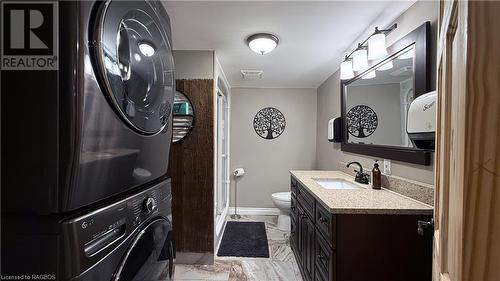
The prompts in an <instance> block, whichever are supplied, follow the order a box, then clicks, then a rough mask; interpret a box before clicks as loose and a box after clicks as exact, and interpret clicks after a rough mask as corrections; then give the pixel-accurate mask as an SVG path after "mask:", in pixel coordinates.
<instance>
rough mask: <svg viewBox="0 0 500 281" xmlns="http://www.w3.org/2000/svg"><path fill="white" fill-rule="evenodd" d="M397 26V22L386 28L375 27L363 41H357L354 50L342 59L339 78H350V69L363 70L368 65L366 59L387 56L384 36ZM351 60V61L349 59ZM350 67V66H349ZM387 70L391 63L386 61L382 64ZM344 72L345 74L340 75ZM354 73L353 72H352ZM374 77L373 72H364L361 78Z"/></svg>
mask: <svg viewBox="0 0 500 281" xmlns="http://www.w3.org/2000/svg"><path fill="white" fill-rule="evenodd" d="M397 27H398V25H397V24H394V25H392V26H391V27H389V28H388V29H378V27H375V32H374V33H372V34H371V35H370V36H369V37H368V38H366V40H365V41H363V42H361V43H358V47H357V48H356V50H354V51H352V52H351V53H350V54H349V55H347V56H346V57H345V59H344V62H342V64H341V65H340V79H342V80H345V79H351V78H353V76H351V75H350V73H349V69H351V70H350V71H352V70H354V71H358V72H359V71H363V70H365V69H367V68H368V67H369V63H368V60H377V59H381V58H384V57H386V56H387V48H386V45H385V44H386V42H385V37H386V35H387V34H388V33H390V32H391V31H393V30H394V29H396V28H397ZM351 60H352V61H351ZM349 67H350V68H349ZM382 67H383V68H384V69H380V70H387V69H391V68H392V63H387V64H385V65H383V66H382ZM342 73H344V74H345V75H342ZM353 75H354V74H353ZM372 75H373V77H375V73H373V74H366V75H364V76H367V77H363V78H373V77H370V76H372Z"/></svg>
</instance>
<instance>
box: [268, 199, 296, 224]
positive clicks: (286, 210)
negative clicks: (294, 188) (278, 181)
mask: <svg viewBox="0 0 500 281" xmlns="http://www.w3.org/2000/svg"><path fill="white" fill-rule="evenodd" d="M271 197H272V199H273V203H274V205H275V206H276V207H277V208H278V209H279V210H280V215H279V217H278V229H280V230H283V231H290V204H291V201H292V197H291V193H290V192H276V193H273V195H272V196H271Z"/></svg>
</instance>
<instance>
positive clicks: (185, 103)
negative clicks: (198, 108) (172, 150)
mask: <svg viewBox="0 0 500 281" xmlns="http://www.w3.org/2000/svg"><path fill="white" fill-rule="evenodd" d="M193 126H194V108H193V104H192V103H191V101H190V100H189V98H188V97H187V96H186V95H185V94H184V93H181V92H179V91H175V95H174V110H173V122H172V142H178V141H181V140H182V139H184V138H185V137H186V136H187V135H188V134H189V132H190V131H191V130H192V129H193Z"/></svg>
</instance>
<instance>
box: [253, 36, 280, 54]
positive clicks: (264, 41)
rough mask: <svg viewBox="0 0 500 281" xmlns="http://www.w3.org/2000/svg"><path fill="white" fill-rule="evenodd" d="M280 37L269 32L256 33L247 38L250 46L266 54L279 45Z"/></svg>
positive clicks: (259, 52)
mask: <svg viewBox="0 0 500 281" xmlns="http://www.w3.org/2000/svg"><path fill="white" fill-rule="evenodd" d="M278 42H279V40H278V37H276V36H274V35H272V34H269V33H258V34H254V35H252V36H250V37H248V39H247V44H248V47H250V49H251V50H252V51H254V52H256V53H257V54H260V55H265V54H268V53H270V52H272V51H273V50H274V49H275V48H276V46H278Z"/></svg>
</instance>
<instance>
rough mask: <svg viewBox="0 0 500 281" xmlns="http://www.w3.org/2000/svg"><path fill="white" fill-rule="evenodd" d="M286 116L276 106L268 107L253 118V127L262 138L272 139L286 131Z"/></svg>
mask: <svg viewBox="0 0 500 281" xmlns="http://www.w3.org/2000/svg"><path fill="white" fill-rule="evenodd" d="M285 126H286V121H285V116H284V115H283V113H281V111H279V110H278V109H276V108H274V107H266V108H263V109H261V110H259V112H257V114H255V117H254V119H253V128H254V129H255V132H256V133H257V135H259V136H260V137H261V138H264V139H268V140H272V139H275V138H277V137H279V136H280V135H281V134H282V133H283V131H285Z"/></svg>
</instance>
